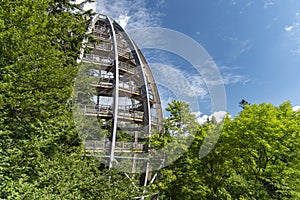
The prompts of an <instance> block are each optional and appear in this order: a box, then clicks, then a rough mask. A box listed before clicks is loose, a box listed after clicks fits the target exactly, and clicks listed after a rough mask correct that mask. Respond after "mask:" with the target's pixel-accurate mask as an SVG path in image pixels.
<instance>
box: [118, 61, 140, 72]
mask: <svg viewBox="0 0 300 200" xmlns="http://www.w3.org/2000/svg"><path fill="white" fill-rule="evenodd" d="M119 69H120V70H123V71H126V72H128V73H131V74H136V73H137V70H136V68H133V67H131V66H129V65H127V64H125V63H123V62H119Z"/></svg>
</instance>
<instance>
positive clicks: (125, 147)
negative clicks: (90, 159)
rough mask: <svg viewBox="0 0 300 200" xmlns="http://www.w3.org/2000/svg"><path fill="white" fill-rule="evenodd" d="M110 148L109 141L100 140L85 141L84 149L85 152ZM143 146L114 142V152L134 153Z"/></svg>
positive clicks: (133, 143)
mask: <svg viewBox="0 0 300 200" xmlns="http://www.w3.org/2000/svg"><path fill="white" fill-rule="evenodd" d="M110 146H111V142H110V141H101V140H85V144H84V147H85V149H86V150H94V151H96V150H109V149H110ZM143 148H144V144H142V143H138V142H116V146H115V150H121V151H136V150H141V151H142V150H143Z"/></svg>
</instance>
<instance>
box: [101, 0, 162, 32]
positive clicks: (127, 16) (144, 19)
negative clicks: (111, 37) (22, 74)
mask: <svg viewBox="0 0 300 200" xmlns="http://www.w3.org/2000/svg"><path fill="white" fill-rule="evenodd" d="M162 4H164V1H159V0H158V1H157V3H156V7H154V8H149V7H148V5H147V3H146V0H136V1H132V0H96V12H98V13H101V14H104V15H108V16H110V17H111V18H113V19H115V20H116V21H117V22H118V23H120V25H121V26H123V28H125V27H126V29H127V30H129V29H134V28H142V27H149V26H158V25H159V24H160V18H159V17H160V15H161V13H160V12H159V11H158V10H159V8H160V7H162Z"/></svg>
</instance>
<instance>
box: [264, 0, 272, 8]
mask: <svg viewBox="0 0 300 200" xmlns="http://www.w3.org/2000/svg"><path fill="white" fill-rule="evenodd" d="M274 4H275V0H266V1H265V2H264V8H268V7H270V6H273V5H274Z"/></svg>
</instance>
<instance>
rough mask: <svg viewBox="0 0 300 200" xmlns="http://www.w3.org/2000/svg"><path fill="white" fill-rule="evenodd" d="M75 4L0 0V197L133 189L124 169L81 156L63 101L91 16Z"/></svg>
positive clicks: (90, 195) (94, 194)
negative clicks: (112, 167)
mask: <svg viewBox="0 0 300 200" xmlns="http://www.w3.org/2000/svg"><path fill="white" fill-rule="evenodd" d="M80 9H81V7H80V5H76V4H75V3H74V1H71V0H64V1H62V0H55V1H53V0H40V1H36V0H22V1H20V0H16V1H7V0H5V1H3V0H0V160H1V162H0V199H115V198H117V199H128V198H130V197H132V196H136V195H137V191H138V189H133V188H134V187H128V186H129V185H130V184H131V181H129V179H127V178H126V177H125V175H123V174H121V173H117V172H114V171H112V170H111V171H109V172H108V171H107V170H106V169H100V168H99V166H100V162H98V161H97V160H95V159H93V158H87V157H82V153H83V149H82V146H81V141H80V138H79V136H78V134H77V131H76V129H75V125H74V122H73V115H72V109H71V107H72V105H71V103H70V100H69V99H70V97H72V91H73V84H74V78H75V76H76V74H77V72H78V64H77V58H78V56H79V53H80V48H81V46H82V41H83V38H84V37H86V35H85V32H86V28H87V25H88V23H89V21H88V20H86V19H88V16H90V15H91V12H90V11H89V12H84V11H82V10H80ZM109 180H110V181H109Z"/></svg>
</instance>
